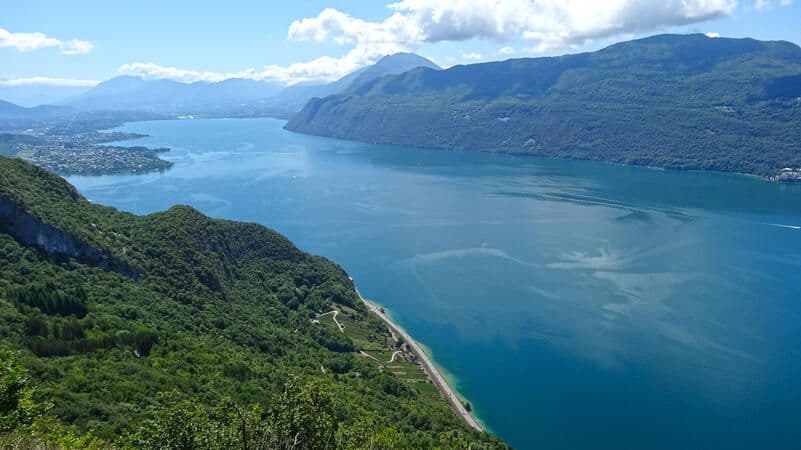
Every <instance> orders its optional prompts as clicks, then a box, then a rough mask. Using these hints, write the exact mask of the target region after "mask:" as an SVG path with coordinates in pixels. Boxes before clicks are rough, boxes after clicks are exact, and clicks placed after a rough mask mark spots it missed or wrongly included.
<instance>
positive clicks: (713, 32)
mask: <svg viewBox="0 0 801 450" xmlns="http://www.w3.org/2000/svg"><path fill="white" fill-rule="evenodd" d="M704 34H705V35H706V37H708V38H719V37H720V33H718V32H715V31H710V32H708V33H704Z"/></svg>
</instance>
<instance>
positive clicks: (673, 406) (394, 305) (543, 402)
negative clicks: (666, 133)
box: [70, 119, 801, 450]
mask: <svg viewBox="0 0 801 450" xmlns="http://www.w3.org/2000/svg"><path fill="white" fill-rule="evenodd" d="M282 125H283V122H280V121H277V120H271V119H252V120H251V119H248V120H195V121H161V122H140V123H132V124H129V125H126V126H124V127H122V128H121V129H122V130H124V131H131V132H140V133H146V134H149V135H151V136H152V137H149V138H145V139H141V140H137V141H131V142H129V143H128V144H130V145H149V146H169V147H172V148H173V150H172V151H171V152H169V153H166V154H165V155H164V156H165V158H167V159H170V160H171V161H173V162H174V163H175V167H174V168H173V169H171V170H169V171H167V172H166V173H163V174H149V175H139V176H109V177H72V178H71V179H70V181H71V182H73V183H74V184H75V185H76V186H77V187H78V188H79V189H80V191H81V192H82V193H83V194H84V195H86V196H87V197H88V198H89V199H91V200H92V201H95V202H98V203H103V204H108V205H113V206H116V207H118V208H120V209H123V210H127V211H132V212H136V213H150V212H154V211H159V210H163V209H166V208H168V207H170V206H171V205H173V204H176V203H181V204H190V205H192V206H194V207H196V208H198V209H200V210H201V211H203V212H205V213H207V214H209V215H212V216H216V217H224V218H229V219H236V220H245V221H253V222H260V223H262V224H264V225H267V226H269V227H272V228H275V229H276V230H278V231H280V232H281V233H283V234H285V235H287V236H288V237H289V238H290V239H292V240H293V241H294V242H295V243H297V244H298V245H299V246H300V247H301V248H303V249H304V250H307V251H310V252H314V253H318V254H322V255H325V256H327V257H330V258H331V259H333V260H335V261H336V262H338V263H340V264H341V265H342V266H344V267H345V268H346V270H347V271H348V272H349V273H350V274H351V275H352V276H353V278H354V279H355V280H356V282H357V284H358V285H359V287H360V289H361V290H362V291H363V293H364V294H365V295H366V296H367V297H369V298H373V299H375V300H376V301H378V302H379V303H381V304H382V305H384V306H385V307H387V308H388V309H389V310H390V311H391V312H392V315H393V316H394V317H395V318H396V319H397V320H398V321H399V322H400V323H401V324H402V325H403V326H404V327H405V328H406V329H407V330H408V331H409V332H410V333H411V334H412V335H413V336H415V337H416V338H418V339H419V340H420V341H421V342H422V343H423V344H424V345H426V346H427V347H428V348H429V349H430V350H431V352H432V353H433V357H434V358H435V359H436V361H437V362H438V364H439V365H441V366H442V367H443V368H444V369H445V370H446V371H447V372H449V373H450V374H452V376H453V379H454V381H455V383H456V385H457V386H458V389H459V391H460V392H461V393H462V394H463V395H465V396H466V397H468V398H469V399H470V401H471V402H472V404H473V406H474V409H475V410H476V411H477V413H478V416H479V417H480V419H482V420H483V421H484V423H485V424H486V425H487V426H488V427H489V428H490V429H491V430H493V431H494V432H495V433H497V434H498V435H500V436H501V437H502V438H504V439H506V440H507V441H508V442H510V443H511V444H512V445H514V446H516V447H518V448H523V449H525V448H548V449H596V448H608V449H643V448H652V449H671V450H673V449H707V448H727V449H757V448H801V348H799V346H800V345H801V304H799V302H801V229H799V228H798V227H799V226H801V186H790V185H779V184H772V183H767V182H764V181H761V180H758V179H755V178H750V177H744V176H737V175H725V174H714V173H698V172H683V173H682V172H669V171H659V170H653V169H648V168H641V167H627V166H619V165H611V164H603V163H595V162H582V161H564V160H555V159H544V158H531V157H519V156H509V155H493V154H488V153H479V152H454V151H442V150H421V149H410V148H403V147H392V146H377V145H370V144H360V143H352V142H344V141H338V140H332V139H326V138H318V137H311V136H304V135H300V134H294V133H290V132H287V131H284V130H282V129H281V126H282Z"/></svg>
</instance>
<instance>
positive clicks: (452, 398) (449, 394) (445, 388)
mask: <svg viewBox="0 0 801 450" xmlns="http://www.w3.org/2000/svg"><path fill="white" fill-rule="evenodd" d="M354 289H356V294H358V295H359V298H360V299H361V300H362V302H364V304H365V305H367V309H369V310H370V311H371V312H373V313H374V314H375V315H377V316H378V317H380V318H381V320H383V321H384V323H386V324H387V326H388V327H389V330H390V331H391V332H392V333H394V334H396V335H398V336H400V337H402V338H403V340H404V341H406V343H407V344H408V345H409V348H410V349H411V351H412V353H414V355H415V356H417V359H418V360H419V361H420V364H421V365H422V366H423V370H425V372H426V373H427V374H428V376H429V377H430V378H431V381H433V382H434V385H435V386H436V387H437V390H439V392H440V393H441V394H442V396H443V397H445V400H447V401H448V404H450V405H451V408H452V409H453V411H454V412H455V413H456V415H458V416H459V417H460V418H461V419H462V420H464V421H465V422H466V423H467V424H468V425H470V426H471V427H473V428H475V429H476V430H478V431H484V429H483V428H481V425H480V424H479V423H478V421H476V419H475V418H474V417H473V415H472V414H470V411H468V410H467V408H465V407H464V405H463V404H462V401H461V400H460V399H459V397H458V396H457V395H456V392H455V391H454V390H453V388H451V386H450V385H449V384H448V382H447V381H446V380H445V377H443V376H442V374H441V373H440V372H439V369H437V367H436V366H435V365H434V363H433V362H432V361H431V360H430V359H429V358H428V355H426V352H425V351H423V348H422V347H420V345H419V344H418V343H417V342H416V341H415V340H414V339H412V337H411V336H409V334H408V333H406V332H405V331H403V329H402V328H401V327H399V326H398V325H397V324H396V323H395V322H393V321H392V319H390V318H389V317H388V316H387V315H386V314H385V313H383V312H382V311H381V308H380V307H378V306H377V305H375V304H374V303H372V302H370V301H368V300H367V299H365V298H364V297H363V296H362V294H361V292H359V289H358V288H356V287H355V286H354ZM393 357H394V355H393Z"/></svg>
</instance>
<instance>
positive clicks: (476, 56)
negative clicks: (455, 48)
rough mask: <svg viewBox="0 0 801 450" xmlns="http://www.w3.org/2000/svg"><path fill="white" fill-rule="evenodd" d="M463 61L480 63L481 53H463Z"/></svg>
mask: <svg viewBox="0 0 801 450" xmlns="http://www.w3.org/2000/svg"><path fill="white" fill-rule="evenodd" d="M462 59H466V60H469V61H478V60H479V59H481V53H476V52H468V53H462Z"/></svg>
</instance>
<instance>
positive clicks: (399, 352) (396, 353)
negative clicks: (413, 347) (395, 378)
mask: <svg viewBox="0 0 801 450" xmlns="http://www.w3.org/2000/svg"><path fill="white" fill-rule="evenodd" d="M402 354H403V352H402V351H400V350H398V351H396V352H395V353H393V354H392V357H391V358H389V361H387V362H388V363H393V362H395V357H396V356H398V355H402Z"/></svg>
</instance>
